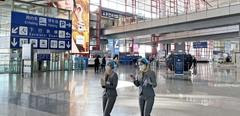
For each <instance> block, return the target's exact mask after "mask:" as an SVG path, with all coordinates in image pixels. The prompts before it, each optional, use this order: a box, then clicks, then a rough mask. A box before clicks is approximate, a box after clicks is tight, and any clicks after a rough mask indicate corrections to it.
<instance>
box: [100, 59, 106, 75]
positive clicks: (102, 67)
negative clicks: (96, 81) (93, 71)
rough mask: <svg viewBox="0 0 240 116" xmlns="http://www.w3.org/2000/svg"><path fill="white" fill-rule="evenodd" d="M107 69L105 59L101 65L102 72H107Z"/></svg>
mask: <svg viewBox="0 0 240 116" xmlns="http://www.w3.org/2000/svg"><path fill="white" fill-rule="evenodd" d="M105 67H106V58H105V57H103V59H102V64H101V71H103V72H105Z"/></svg>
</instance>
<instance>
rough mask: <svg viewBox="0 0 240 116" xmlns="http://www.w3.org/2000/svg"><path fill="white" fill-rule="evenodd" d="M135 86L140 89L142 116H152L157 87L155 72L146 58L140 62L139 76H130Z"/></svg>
mask: <svg viewBox="0 0 240 116" xmlns="http://www.w3.org/2000/svg"><path fill="white" fill-rule="evenodd" d="M130 77H131V79H132V81H133V82H134V84H135V85H136V86H137V87H139V106H140V111H141V116H150V115H151V112H152V107H153V104H154V98H155V92H154V89H153V88H155V87H157V82H156V75H155V72H154V71H152V70H151V69H150V65H149V61H148V60H147V59H146V58H141V59H140V60H139V72H138V74H137V76H136V77H135V76H133V75H130Z"/></svg>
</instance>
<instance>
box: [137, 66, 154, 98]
mask: <svg viewBox="0 0 240 116" xmlns="http://www.w3.org/2000/svg"><path fill="white" fill-rule="evenodd" d="M134 84H135V85H136V86H137V87H139V95H140V96H144V97H150V96H155V92H154V89H153V88H155V87H157V81H156V74H155V72H154V71H152V70H149V71H147V72H145V73H143V77H137V79H136V80H135V81H134Z"/></svg>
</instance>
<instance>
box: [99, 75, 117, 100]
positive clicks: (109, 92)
mask: <svg viewBox="0 0 240 116" xmlns="http://www.w3.org/2000/svg"><path fill="white" fill-rule="evenodd" d="M117 84H118V75H117V73H115V72H113V74H112V75H111V76H110V77H107V78H106V84H105V86H102V87H103V88H104V91H103V96H107V97H116V96H117V95H118V94H117V89H116V88H117Z"/></svg>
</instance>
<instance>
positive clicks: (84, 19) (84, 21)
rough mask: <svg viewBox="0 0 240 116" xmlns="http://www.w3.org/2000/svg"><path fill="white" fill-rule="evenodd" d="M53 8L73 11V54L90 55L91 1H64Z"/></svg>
mask: <svg viewBox="0 0 240 116" xmlns="http://www.w3.org/2000/svg"><path fill="white" fill-rule="evenodd" d="M53 6H55V7H57V8H62V9H67V10H71V11H72V13H71V15H72V50H71V52H72V53H89V0H63V1H58V2H55V3H54V5H53Z"/></svg>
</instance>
